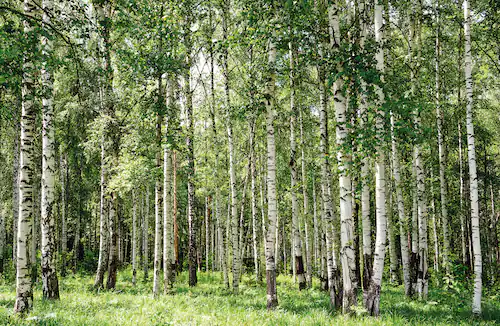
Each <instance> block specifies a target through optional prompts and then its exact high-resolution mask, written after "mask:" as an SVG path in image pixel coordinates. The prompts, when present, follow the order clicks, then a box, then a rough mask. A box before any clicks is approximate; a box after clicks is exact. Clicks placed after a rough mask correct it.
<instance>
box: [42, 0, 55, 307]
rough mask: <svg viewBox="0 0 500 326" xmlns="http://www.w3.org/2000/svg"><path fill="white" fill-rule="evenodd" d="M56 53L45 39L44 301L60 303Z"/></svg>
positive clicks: (46, 19) (48, 5) (47, 3)
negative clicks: (53, 59)
mask: <svg viewBox="0 0 500 326" xmlns="http://www.w3.org/2000/svg"><path fill="white" fill-rule="evenodd" d="M42 8H43V10H44V12H43V17H42V20H43V23H44V24H50V16H49V13H50V12H51V11H52V1H51V0H44V1H43V2H42ZM51 53H52V41H51V40H50V39H49V38H48V37H47V36H42V56H43V59H44V62H43V66H42V71H41V74H42V86H43V99H42V103H43V129H42V213H41V214H42V215H41V225H42V246H41V249H42V282H43V286H42V290H43V297H44V299H59V282H58V280H57V272H56V239H55V218H54V213H55V209H54V208H55V205H54V203H55V200H54V190H55V189H54V182H55V144H54V125H53V117H54V108H53V106H52V98H53V94H52V93H53V82H52V76H51V73H50V70H49V69H50V68H49V63H48V62H47V60H48V58H49V56H50V55H51Z"/></svg>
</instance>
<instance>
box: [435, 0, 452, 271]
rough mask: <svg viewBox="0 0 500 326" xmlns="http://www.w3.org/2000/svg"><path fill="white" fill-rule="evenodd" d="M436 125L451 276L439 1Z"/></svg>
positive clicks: (445, 253)
mask: <svg viewBox="0 0 500 326" xmlns="http://www.w3.org/2000/svg"><path fill="white" fill-rule="evenodd" d="M436 17H437V18H436V20H437V21H436V26H437V29H436V124H437V133H438V150H439V190H440V193H441V218H442V228H443V265H444V268H445V270H446V274H447V275H450V261H449V256H450V239H449V234H448V224H449V222H448V197H447V185H446V175H445V170H446V147H445V143H444V139H443V138H444V137H443V121H444V117H443V112H442V111H441V92H440V87H441V85H440V70H439V68H440V66H439V63H440V62H439V60H440V54H441V49H440V42H439V26H440V22H439V0H437V8H436Z"/></svg>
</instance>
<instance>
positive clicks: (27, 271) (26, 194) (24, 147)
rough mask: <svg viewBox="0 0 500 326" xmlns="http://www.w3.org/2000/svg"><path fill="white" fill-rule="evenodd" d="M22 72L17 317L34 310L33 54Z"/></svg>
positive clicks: (29, 5)
mask: <svg viewBox="0 0 500 326" xmlns="http://www.w3.org/2000/svg"><path fill="white" fill-rule="evenodd" d="M35 10H36V8H35V4H34V3H33V2H32V1H30V0H24V14H26V15H28V16H30V15H32V14H33V13H34V12H35ZM23 25H24V38H25V40H26V41H27V42H28V44H30V42H32V38H33V34H34V27H33V25H32V22H31V21H30V20H29V19H24V20H23ZM31 47H32V45H31ZM22 69H23V76H22V81H21V83H22V84H21V91H22V111H21V142H20V155H19V157H20V169H19V170H20V177H19V219H18V226H17V257H16V262H17V266H16V302H15V304H14V312H16V313H19V314H25V313H27V312H28V311H29V310H31V309H32V307H33V288H32V283H31V259H30V250H29V244H30V243H31V237H32V224H33V167H32V164H33V131H34V128H35V116H36V109H35V106H34V103H33V99H34V72H35V71H34V70H35V66H34V64H33V62H32V53H30V50H29V48H28V49H26V50H25V52H24V53H23V65H22Z"/></svg>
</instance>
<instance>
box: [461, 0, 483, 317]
mask: <svg viewBox="0 0 500 326" xmlns="http://www.w3.org/2000/svg"><path fill="white" fill-rule="evenodd" d="M463 9H464V36H465V52H464V62H465V92H466V100H467V106H466V109H467V110H466V113H467V117H466V119H467V121H466V124H467V156H468V159H469V178H470V182H469V183H470V216H471V227H472V251H473V254H474V296H473V299H472V313H473V314H475V315H480V314H481V294H482V279H481V276H482V269H483V263H482V259H481V237H480V229H479V198H478V182H477V167H476V147H475V139H474V124H473V115H472V109H473V104H474V103H473V98H472V91H473V88H472V87H473V85H472V54H471V35H470V31H471V15H470V7H469V0H464V2H463Z"/></svg>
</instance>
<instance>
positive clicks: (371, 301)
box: [363, 281, 380, 316]
mask: <svg viewBox="0 0 500 326" xmlns="http://www.w3.org/2000/svg"><path fill="white" fill-rule="evenodd" d="M363 301H364V302H363V303H364V305H365V308H366V310H367V311H368V313H369V314H370V315H371V316H378V315H380V285H377V284H375V283H374V282H373V281H371V282H370V284H369V286H368V291H366V295H365V296H364V298H363Z"/></svg>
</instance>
